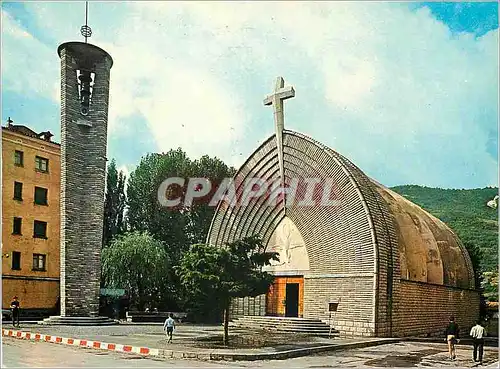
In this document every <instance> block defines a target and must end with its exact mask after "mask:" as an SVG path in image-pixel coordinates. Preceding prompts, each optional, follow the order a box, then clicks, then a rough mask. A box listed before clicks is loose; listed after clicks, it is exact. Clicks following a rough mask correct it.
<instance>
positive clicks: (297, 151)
mask: <svg viewBox="0 0 500 369" xmlns="http://www.w3.org/2000/svg"><path fill="white" fill-rule="evenodd" d="M283 163H284V177H285V182H286V183H287V184H288V185H293V181H292V178H332V179H333V184H334V185H333V189H334V190H333V192H334V193H335V198H336V199H337V200H338V201H339V202H338V203H337V204H336V205H334V206H309V207H304V206H298V205H297V204H292V205H291V206H290V207H289V208H287V210H286V217H288V218H289V219H290V220H291V221H292V222H293V223H294V224H295V226H296V227H297V229H298V230H299V231H300V234H301V236H302V238H303V239H304V242H305V245H306V249H307V254H308V258H309V265H310V270H309V271H308V273H309V274H311V275H315V274H316V275H324V274H333V273H337V274H338V273H347V274H351V275H352V274H367V273H372V274H373V273H381V270H383V269H384V268H382V269H381V268H380V266H381V265H389V266H391V268H392V269H393V271H394V274H395V276H397V275H398V274H399V275H400V277H401V278H403V279H408V280H414V281H420V282H427V283H435V284H440V285H447V286H453V287H460V288H474V274H473V269H472V263H471V260H470V257H469V255H468V253H467V251H466V250H465V248H464V246H463V245H462V244H461V242H460V240H459V239H458V238H457V236H456V235H455V234H454V233H453V232H452V231H451V230H450V229H449V228H448V227H447V226H446V225H445V224H444V223H443V222H442V221H440V220H439V219H437V218H436V217H434V216H432V215H431V214H429V213H427V212H426V211H424V210H423V209H422V208H420V207H419V206H417V205H415V204H413V203H412V202H410V201H409V200H407V199H405V198H404V197H402V196H400V195H398V194H396V193H395V192H393V191H391V190H390V189H388V188H386V187H384V186H383V185H381V184H379V183H377V182H376V181H374V180H372V179H370V178H369V177H368V176H366V175H365V174H364V173H363V172H362V171H361V170H360V169H359V168H358V167H356V166H355V165H354V164H353V163H352V162H350V161H349V160H348V159H347V158H345V157H344V156H342V155H340V154H339V153H337V152H335V151H334V150H332V149H330V148H329V147H327V146H325V145H323V144H321V143H319V142H317V141H315V140H314V139H312V138H310V137H308V136H305V135H303V134H301V133H298V132H295V131H291V130H284V132H283ZM381 165H383V163H381ZM249 177H259V178H266V179H269V180H273V179H274V180H275V179H278V178H279V177H280V171H279V161H278V150H277V144H276V139H275V135H272V136H271V137H269V138H268V139H267V140H266V141H265V142H264V143H263V144H262V145H261V146H260V147H259V148H258V149H257V150H256V151H255V152H254V153H253V154H252V155H251V156H250V157H249V158H248V160H247V161H246V162H245V163H244V164H243V165H242V167H241V168H240V169H239V170H238V172H237V173H236V175H235V183H236V184H237V186H238V185H240V186H243V183H244V180H245V179H246V178H249ZM265 201H267V200H266V198H265V197H261V198H257V199H256V200H255V201H252V202H250V203H249V205H248V206H239V207H238V206H236V207H231V206H227V204H225V203H222V202H221V203H219V205H218V207H217V210H216V213H215V215H214V217H213V219H212V224H211V227H210V231H209V234H208V238H207V242H208V243H210V244H214V245H223V244H225V243H227V242H231V241H234V240H237V239H241V238H243V237H246V236H251V235H259V236H260V237H262V239H263V240H264V242H265V243H268V242H269V240H270V238H271V235H272V234H273V232H274V231H275V229H276V227H277V226H278V224H280V222H282V221H283V219H284V218H285V213H284V212H283V207H282V206H265Z"/></svg>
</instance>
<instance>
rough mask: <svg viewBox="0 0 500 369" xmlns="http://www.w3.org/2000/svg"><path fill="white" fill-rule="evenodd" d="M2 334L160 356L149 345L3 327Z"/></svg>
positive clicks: (157, 351)
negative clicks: (124, 343) (52, 334)
mask: <svg viewBox="0 0 500 369" xmlns="http://www.w3.org/2000/svg"><path fill="white" fill-rule="evenodd" d="M2 336H5V337H12V338H17V339H27V340H31V341H44V342H50V343H59V344H63V345H69V346H78V347H86V348H92V349H97V350H109V351H118V352H125V353H134V354H140V355H144V356H159V354H160V350H159V349H150V348H149V347H139V346H129V345H121V344H117V343H105V342H99V341H89V340H85V339H76V338H66V337H58V336H51V335H48V334H40V333H31V332H24V331H13V330H9V329H2Z"/></svg>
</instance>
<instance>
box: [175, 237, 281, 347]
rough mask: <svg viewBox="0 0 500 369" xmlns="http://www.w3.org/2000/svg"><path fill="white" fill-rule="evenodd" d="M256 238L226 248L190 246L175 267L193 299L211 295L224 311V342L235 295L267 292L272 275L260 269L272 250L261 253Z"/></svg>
mask: <svg viewBox="0 0 500 369" xmlns="http://www.w3.org/2000/svg"><path fill="white" fill-rule="evenodd" d="M264 250H265V246H264V245H263V243H262V241H261V240H260V239H259V238H257V237H247V238H244V239H241V240H238V241H235V242H232V243H230V244H227V245H226V246H225V247H217V246H212V245H206V244H195V245H192V246H191V247H190V249H189V251H188V252H187V253H185V254H184V255H183V257H182V260H181V263H180V265H179V267H177V268H176V270H177V272H178V274H179V277H180V281H181V283H182V284H183V286H184V287H185V290H186V291H189V293H190V297H191V298H192V299H195V300H196V299H200V298H201V299H206V297H207V296H213V297H214V299H215V300H216V301H219V303H220V305H219V306H220V307H221V308H222V309H223V311H224V344H225V345H227V344H228V336H229V332H228V331H229V305H230V302H231V299H232V298H234V297H245V296H252V297H255V296H258V295H261V294H264V293H266V292H267V290H268V288H269V286H270V285H271V283H272V282H273V279H274V276H273V275H272V274H269V273H267V272H263V271H262V267H263V266H264V265H269V264H270V261H271V260H278V254H277V253H275V252H264Z"/></svg>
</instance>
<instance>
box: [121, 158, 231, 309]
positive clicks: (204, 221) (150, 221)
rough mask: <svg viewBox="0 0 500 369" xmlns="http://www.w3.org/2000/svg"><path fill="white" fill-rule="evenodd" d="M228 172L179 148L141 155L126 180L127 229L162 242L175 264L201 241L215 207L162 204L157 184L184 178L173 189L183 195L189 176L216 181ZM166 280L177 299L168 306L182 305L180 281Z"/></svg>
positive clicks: (197, 203) (171, 277) (213, 160)
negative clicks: (178, 185) (193, 157)
mask: <svg viewBox="0 0 500 369" xmlns="http://www.w3.org/2000/svg"><path fill="white" fill-rule="evenodd" d="M232 173H234V169H232V168H229V167H228V166H227V165H226V164H224V163H223V162H222V161H221V160H219V159H217V158H210V157H208V156H203V157H202V158H200V159H199V160H195V161H192V160H190V159H189V158H188V157H187V155H186V153H185V152H184V151H183V150H182V149H180V148H179V149H177V150H170V151H168V152H166V153H161V154H149V155H146V156H144V157H143V158H142V159H141V162H140V163H139V165H138V166H137V167H136V169H135V170H134V171H133V172H132V173H131V174H130V178H129V181H128V183H127V225H128V227H129V229H130V230H131V231H133V230H137V231H148V232H149V233H150V234H151V235H153V236H154V237H155V238H156V239H157V240H160V241H163V244H164V246H165V251H166V252H167V254H168V255H169V259H170V261H171V263H172V266H176V265H178V264H179V262H180V259H181V257H182V254H183V253H184V252H186V251H187V250H188V249H189V246H190V245H192V244H195V243H201V242H204V241H205V239H206V237H207V234H208V228H209V226H210V223H211V221H212V217H213V215H214V212H215V207H210V206H208V202H207V201H205V202H204V201H203V199H199V200H196V201H194V202H193V205H192V206H190V207H185V206H178V207H175V208H165V207H162V206H161V205H160V203H159V201H158V189H159V187H160V184H161V183H162V182H163V181H164V180H165V179H167V178H171V177H180V178H184V179H185V186H184V187H182V188H177V193H176V195H178V196H181V197H183V196H184V195H185V192H186V190H187V184H188V181H189V178H190V177H201V178H207V179H209V180H210V181H212V182H213V183H214V184H217V183H219V182H220V181H222V179H223V178H225V177H230V176H232ZM176 197H177V196H176ZM168 279H169V280H170V281H172V285H173V287H174V288H176V292H175V293H173V294H172V295H173V296H176V297H177V298H178V302H177V304H175V305H174V306H172V307H171V308H183V305H184V300H185V298H184V296H185V291H184V290H183V288H182V286H181V283H180V281H178V280H177V276H176V275H175V274H173V273H171V274H170V275H169V278H168Z"/></svg>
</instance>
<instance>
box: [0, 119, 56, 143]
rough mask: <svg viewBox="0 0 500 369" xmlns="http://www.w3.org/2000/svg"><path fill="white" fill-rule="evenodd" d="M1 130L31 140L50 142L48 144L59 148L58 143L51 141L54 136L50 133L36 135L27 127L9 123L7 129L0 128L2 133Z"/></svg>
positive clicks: (44, 132)
mask: <svg viewBox="0 0 500 369" xmlns="http://www.w3.org/2000/svg"><path fill="white" fill-rule="evenodd" d="M3 130H5V131H10V132H14V133H18V134H21V135H23V136H26V137H31V138H35V139H39V140H41V141H44V142H50V143H52V144H54V145H58V146H60V144H59V143H58V142H54V141H52V140H51V138H52V137H53V136H54V135H53V134H52V133H51V132H50V131H43V132H40V133H36V132H35V131H33V130H32V129H31V128H29V127H27V126H25V125H21V124H11V123H9V125H8V126H7V127H2V131H3Z"/></svg>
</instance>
